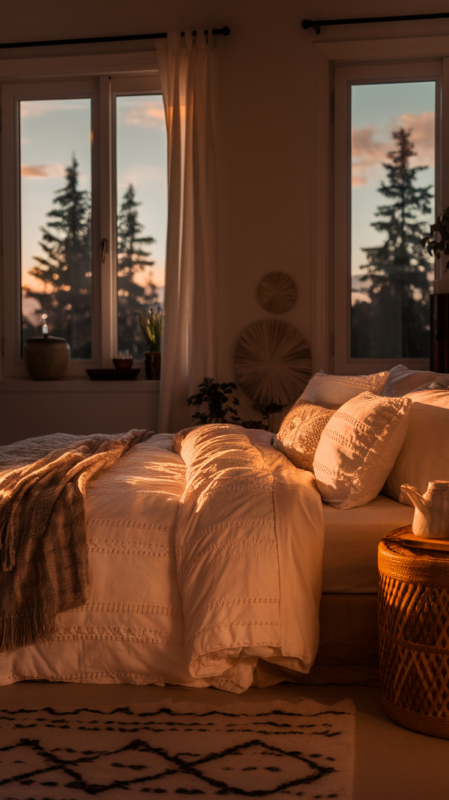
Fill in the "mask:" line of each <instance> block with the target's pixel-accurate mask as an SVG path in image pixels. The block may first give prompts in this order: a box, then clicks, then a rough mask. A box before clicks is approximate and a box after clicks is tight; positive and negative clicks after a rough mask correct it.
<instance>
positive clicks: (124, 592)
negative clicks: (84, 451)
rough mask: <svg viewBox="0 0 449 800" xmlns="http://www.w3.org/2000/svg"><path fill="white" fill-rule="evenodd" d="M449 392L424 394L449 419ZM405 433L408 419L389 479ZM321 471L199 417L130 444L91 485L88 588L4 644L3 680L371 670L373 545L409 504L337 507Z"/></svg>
mask: <svg viewBox="0 0 449 800" xmlns="http://www.w3.org/2000/svg"><path fill="white" fill-rule="evenodd" d="M408 372H410V371H408ZM417 380H418V379H417ZM384 384H385V380H384V381H383V385H384ZM348 385H349V384H348ZM348 385H346V389H347V387H348ZM426 386H428V383H427V384H426ZM340 388H341V387H340ZM362 388H363V387H362ZM371 388H373V387H372V386H371ZM355 389H357V387H355ZM355 389H354V386H351V391H352V393H353V397H358V396H359V395H357V392H356V394H355V395H354V391H355ZM313 390H314V389H313V387H312V389H311V391H313ZM378 394H379V392H378ZM372 396H373V395H372V394H371V397H372ZM416 396H417V395H416ZM447 396H448V392H447V390H442V389H441V386H439V388H438V389H436V390H435V389H430V390H428V391H427V392H426V391H424V392H422V393H421V394H420V399H421V400H423V401H425V403H426V404H427V408H429V407H433V406H434V405H435V404H438V403H439V406H438V413H440V412H441V411H442V409H443V407H444V406H445V404H446V405H447V407H444V420H445V423H444V424H446V422H447V420H446V417H447V416H449V415H448V409H449V401H448V400H447ZM435 397H437V400H435ZM438 398H439V399H438ZM340 399H341V398H338V402H337V403H336V404H335V406H336V407H337V408H339V409H341V408H342V407H343V405H344V404H343V405H342V404H341V403H340ZM415 400H416V397H415ZM310 402H312V401H310ZM315 402H316V398H315ZM321 402H323V399H321ZM382 402H384V401H382ZM312 404H313V402H312ZM328 405H329V403H328ZM412 405H414V403H412V402H411V401H409V400H407V401H406V402H405V405H404V404H403V406H402V405H400V404H399V403H396V406H395V409H396V410H397V408H399V407H401V408H402V407H404V408H407V409H410V408H411V406H412ZM418 406H419V408H422V407H424V406H423V404H422V403H419V404H418V405H416V408H418ZM345 407H346V406H345ZM395 413H396V411H395ZM426 413H427V411H426ZM410 414H411V412H410ZM345 416H346V417H347V416H348V415H347V414H346V415H345V414H343V417H345ZM412 417H413V415H411V417H410V419H411V420H412ZM415 417H416V414H415ZM413 419H414V418H413ZM413 425H414V426H415V428H416V426H418V428H419V427H420V425H421V423H420V419H415V421H414V422H413V424H412V421H409V424H408V429H410V428H413ZM437 435H438V436H441V435H442V428H441V419H439V420H438V434H437ZM413 436H414V439H416V438H417V436H416V433H415V434H413ZM426 438H427V440H428V441H429V442H430V445H429V446H434V444H435V443H434V442H433V443H432V442H431V441H430V439H429V434H428V432H427V434H426ZM334 439H335V436H334ZM319 441H320V442H321V441H322V437H321V438H319ZM412 445H413V443H412ZM412 445H411V444H410V442H409V441H408V440H407V438H406V437H405V434H404V437H403V438H402V439H401V443H400V444H399V446H398V453H399V455H398V453H396V456H395V457H394V460H393V466H394V469H391V465H390V467H389V475H390V477H389V478H388V481H390V483H391V485H393V484H394V483H395V482H396V484H397V483H398V481H400V480H401V479H402V478H401V476H402V473H401V472H400V462H401V458H402V460H404V459H405V460H406V461H409V460H410V447H411V446H412ZM404 448H405V451H406V452H405V456H404V455H401V454H402V453H403V451H404ZM317 452H318V450H317ZM420 459H421V460H422V449H421V450H420ZM398 463H399V467H398V466H397V465H398ZM438 468H439V467H438ZM395 470H396V473H398V474H395ZM398 470H399V472H398ZM448 472H449V471H448ZM424 473H425V470H424V471H423V476H422V480H425V478H426V475H425V474H424ZM407 477H409V476H408V475H407ZM411 477H412V479H415V484H417V483H418V481H417V479H416V476H414V475H412V476H411ZM438 477H442V478H447V479H449V474H447V475H446V474H440V473H438ZM390 478H391V480H390ZM408 482H412V480H410V481H408ZM318 483H319V482H318V481H316V480H315V478H314V476H313V473H312V472H311V471H308V470H305V469H301V468H298V467H297V466H295V465H294V464H293V463H292V461H291V460H290V459H289V458H287V457H286V455H285V453H283V452H282V449H281V450H280V449H279V448H276V447H273V439H272V435H271V434H269V433H268V432H264V431H247V430H243V429H241V428H238V427H237V426H226V425H217V426H205V427H204V428H201V429H196V431H193V432H192V431H190V432H183V433H181V434H180V435H178V437H173V435H171V434H157V435H154V436H151V437H150V438H148V439H147V440H146V441H142V442H140V443H139V444H136V446H134V447H133V448H132V449H131V450H130V451H129V452H127V453H126V454H125V455H124V456H123V457H122V458H121V459H120V460H119V461H117V462H116V463H115V464H114V465H113V466H111V467H110V468H109V469H108V470H107V471H106V472H104V473H103V474H102V475H100V476H99V477H98V478H97V479H96V480H95V481H93V482H92V484H91V485H90V488H89V491H88V493H87V499H86V513H87V517H86V522H87V525H86V529H87V549H88V563H89V596H88V599H87V602H85V603H83V604H82V605H79V606H78V607H76V608H73V609H71V610H69V611H65V612H63V613H60V614H58V616H57V620H56V626H55V629H54V632H53V633H52V636H51V638H50V640H49V641H40V642H37V643H35V644H32V645H29V646H25V647H20V648H18V649H15V650H9V651H7V652H3V653H0V684H7V683H12V682H15V681H20V680H49V681H75V682H88V683H134V684H156V685H164V684H166V683H169V684H178V685H183V686H192V687H204V686H215V687H217V688H221V689H225V690H229V691H233V692H242V691H244V690H245V689H246V688H248V687H249V686H251V685H255V686H261V687H263V686H267V685H270V684H274V683H276V682H279V681H282V680H294V681H298V682H312V683H328V682H337V683H338V682H348V683H354V682H360V683H365V684H370V683H375V682H376V681H377V678H378V676H377V620H376V617H377V611H376V593H377V567H376V565H377V545H378V542H379V541H380V539H381V538H382V537H383V536H384V535H385V534H386V533H388V532H389V531H390V530H392V529H393V528H396V527H400V526H402V525H407V524H409V523H410V522H411V520H412V517H413V508H411V507H410V506H409V505H406V504H404V503H400V502H398V501H397V499H394V497H392V496H390V497H388V496H386V494H378V491H377V490H376V492H375V497H373V499H370V500H369V501H368V502H362V503H360V504H359V505H355V506H353V507H349V508H341V507H340V508H339V507H332V506H331V505H329V504H326V503H323V502H322V496H321V495H320V493H319V492H318V489H317V485H318ZM353 483H354V481H353ZM387 483H388V482H387ZM381 485H382V484H381ZM418 488H421V489H422V486H421V487H420V486H418ZM362 489H363V491H364V488H363V487H362ZM384 489H385V491H387V493H388V491H389V492H390V495H391V494H393V495H394V491H393V490H392V489H391V486H390V490H388V486H387V485H386V487H384ZM395 491H396V494H397V490H395ZM362 495H363V492H362ZM362 499H363V496H362Z"/></svg>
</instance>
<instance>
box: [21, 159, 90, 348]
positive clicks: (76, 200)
mask: <svg viewBox="0 0 449 800" xmlns="http://www.w3.org/2000/svg"><path fill="white" fill-rule="evenodd" d="M78 183H79V173H78V161H77V160H76V157H75V156H73V157H72V161H71V164H70V166H69V167H67V169H66V173H65V184H64V186H63V187H62V189H58V190H57V191H56V192H55V197H54V200H53V208H52V209H51V210H50V211H49V212H48V213H47V219H48V222H47V226H46V227H41V229H40V230H41V233H42V239H41V241H40V242H39V245H40V247H41V248H42V250H43V251H44V256H43V257H39V256H34V259H35V261H37V264H38V266H35V267H33V268H32V269H31V270H30V274H31V275H32V276H33V277H34V278H37V279H38V280H40V281H42V283H43V284H44V291H41V292H39V291H33V290H31V289H27V296H28V297H34V298H36V300H38V301H39V303H40V305H41V308H42V311H43V312H45V313H46V314H47V315H48V323H49V327H50V333H51V334H53V335H54V336H63V337H64V338H66V339H67V340H68V342H69V344H70V346H71V351H72V352H71V356H72V358H90V357H91V354H92V289H91V286H92V246H91V208H90V194H89V192H87V191H81V190H80V189H79V188H78Z"/></svg>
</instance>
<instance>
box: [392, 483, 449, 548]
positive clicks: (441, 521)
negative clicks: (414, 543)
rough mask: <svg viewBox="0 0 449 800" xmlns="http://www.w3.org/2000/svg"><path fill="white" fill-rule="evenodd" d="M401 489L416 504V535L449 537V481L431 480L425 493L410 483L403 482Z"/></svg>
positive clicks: (414, 522) (414, 523)
mask: <svg viewBox="0 0 449 800" xmlns="http://www.w3.org/2000/svg"><path fill="white" fill-rule="evenodd" d="M401 490H402V491H403V492H404V493H405V494H406V495H408V497H410V500H411V501H412V503H413V505H414V506H415V515H414V517H413V524H412V531H413V533H414V534H415V536H420V537H421V538H423V539H449V481H429V485H428V487H427V492H426V493H425V494H424V495H421V494H420V493H419V492H418V489H415V487H414V486H409V484H408V483H403V484H402V486H401Z"/></svg>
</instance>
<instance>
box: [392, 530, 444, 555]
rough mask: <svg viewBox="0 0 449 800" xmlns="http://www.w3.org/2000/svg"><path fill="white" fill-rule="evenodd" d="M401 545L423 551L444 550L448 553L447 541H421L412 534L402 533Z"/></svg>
mask: <svg viewBox="0 0 449 800" xmlns="http://www.w3.org/2000/svg"><path fill="white" fill-rule="evenodd" d="M401 543H403V544H408V545H410V546H411V547H419V548H421V549H423V550H444V551H445V552H449V539H422V538H421V537H420V536H415V534H414V533H403V534H402V536H401Z"/></svg>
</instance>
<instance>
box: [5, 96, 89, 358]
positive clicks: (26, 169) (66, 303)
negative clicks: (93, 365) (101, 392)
mask: <svg viewBox="0 0 449 800" xmlns="http://www.w3.org/2000/svg"><path fill="white" fill-rule="evenodd" d="M20 129H21V144H20V153H21V257H22V344H23V343H24V342H25V341H26V340H27V339H29V338H30V337H31V336H35V335H37V334H40V333H41V330H42V315H43V314H46V315H47V323H48V327H49V333H50V334H52V335H53V336H63V337H64V338H65V339H67V341H68V342H69V344H70V348H71V356H72V358H74V359H75V358H91V357H92V259H91V251H92V247H91V101H90V100H89V99H76V100H73V99H62V100H26V101H22V102H21V103H20Z"/></svg>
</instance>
